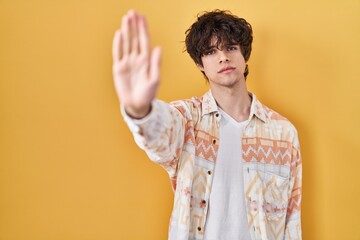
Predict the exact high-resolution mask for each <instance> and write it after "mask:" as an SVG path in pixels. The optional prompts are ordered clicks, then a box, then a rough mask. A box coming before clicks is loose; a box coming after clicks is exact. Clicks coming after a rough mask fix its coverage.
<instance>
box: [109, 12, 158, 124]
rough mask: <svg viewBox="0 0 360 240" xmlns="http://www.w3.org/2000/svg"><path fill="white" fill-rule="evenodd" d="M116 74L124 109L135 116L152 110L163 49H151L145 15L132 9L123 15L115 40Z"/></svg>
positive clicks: (114, 67)
mask: <svg viewBox="0 0 360 240" xmlns="http://www.w3.org/2000/svg"><path fill="white" fill-rule="evenodd" d="M112 55H113V78H114V84H115V89H116V93H117V95H118V98H119V100H120V102H122V104H123V105H124V107H125V111H126V112H127V113H128V114H129V115H130V116H132V117H134V118H142V117H144V116H146V115H147V114H148V113H149V112H150V108H151V101H152V100H153V99H154V98H155V97H156V92H157V89H158V86H159V83H160V59H161V49H160V47H155V48H154V49H153V51H152V52H151V53H150V37H149V33H148V29H147V23H146V19H145V17H144V16H142V15H139V14H137V13H136V12H135V11H133V10H130V11H129V12H128V13H127V14H126V15H124V16H123V18H122V23H121V28H120V29H118V30H117V31H116V32H115V36H114V40H113V49H112Z"/></svg>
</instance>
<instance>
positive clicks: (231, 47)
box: [228, 46, 237, 51]
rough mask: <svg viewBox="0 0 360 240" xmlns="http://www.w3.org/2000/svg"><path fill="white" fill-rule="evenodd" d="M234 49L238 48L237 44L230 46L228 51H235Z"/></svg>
mask: <svg viewBox="0 0 360 240" xmlns="http://www.w3.org/2000/svg"><path fill="white" fill-rule="evenodd" d="M234 50H237V47H236V46H230V47H228V51H234Z"/></svg>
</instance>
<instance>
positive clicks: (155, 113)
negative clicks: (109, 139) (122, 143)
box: [121, 99, 185, 179]
mask: <svg viewBox="0 0 360 240" xmlns="http://www.w3.org/2000/svg"><path fill="white" fill-rule="evenodd" d="M121 113H122V116H123V118H124V120H125V122H126V123H127V125H128V127H129V129H130V131H131V132H132V134H133V136H134V139H135V142H136V144H137V145H138V146H139V147H140V148H141V149H143V150H144V151H145V152H146V154H147V155H148V156H149V158H150V159H151V160H152V161H154V162H156V163H157V164H159V165H161V166H162V167H163V168H164V169H165V170H166V171H167V172H168V174H169V175H170V178H171V179H173V178H174V177H175V176H176V174H177V173H176V171H177V165H178V161H179V157H180V156H179V155H180V152H181V149H182V146H183V142H184V132H185V130H184V128H185V120H184V117H183V115H182V114H181V113H180V112H179V111H178V110H177V109H176V108H175V107H173V106H172V105H170V104H167V103H165V102H163V101H161V100H158V99H155V100H153V102H152V104H151V111H150V113H149V114H148V115H147V116H146V117H144V118H142V119H133V118H131V117H130V116H129V115H128V114H126V112H125V109H124V107H123V106H121Z"/></svg>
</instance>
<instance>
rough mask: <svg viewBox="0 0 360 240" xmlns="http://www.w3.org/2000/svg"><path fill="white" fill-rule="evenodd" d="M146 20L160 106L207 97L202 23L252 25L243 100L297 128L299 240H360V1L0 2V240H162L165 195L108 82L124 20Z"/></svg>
mask: <svg viewBox="0 0 360 240" xmlns="http://www.w3.org/2000/svg"><path fill="white" fill-rule="evenodd" d="M129 8H135V9H137V10H138V11H140V12H141V13H143V14H145V15H146V16H148V19H149V24H150V30H151V34H152V36H153V39H152V41H153V43H154V44H159V45H161V46H162V47H163V52H164V56H163V69H162V85H161V87H160V90H159V97H160V98H162V99H164V100H167V101H169V100H175V99H179V98H187V97H190V96H192V95H201V94H202V93H203V92H204V91H206V89H207V85H206V84H205V80H204V79H203V78H202V75H201V74H200V73H199V72H198V70H197V68H196V67H195V66H194V64H193V63H192V61H191V59H190V58H189V57H188V56H187V54H186V53H183V52H182V51H183V49H184V46H183V42H182V41H183V40H184V32H185V30H186V29H187V27H188V26H189V25H190V24H191V23H192V22H193V21H194V20H195V16H196V14H197V13H198V12H200V11H203V10H212V9H214V8H221V9H230V10H232V12H233V13H235V14H238V15H240V16H242V17H244V18H246V19H247V20H248V21H249V22H250V23H251V24H252V26H253V28H254V36H255V39H254V45H253V54H252V57H251V60H250V75H249V78H248V86H249V89H250V90H251V91H253V92H255V93H256V94H257V96H258V97H259V98H260V100H262V102H264V103H265V104H267V105H268V106H270V107H272V108H274V109H275V110H277V111H278V112H280V113H282V114H283V115H285V116H287V117H288V118H289V119H290V120H291V121H292V122H293V123H294V124H295V125H296V127H297V129H298V131H299V134H300V142H301V146H302V155H303V177H304V182H303V215H302V216H303V235H304V239H306V240H308V239H309V240H311V239H314V240H318V239H320V240H322V239H325V240H328V239H329V240H330V239H334V240H335V239H336V240H338V239H341V240H343V239H344V240H350V239H354V240H359V239H360V227H359V226H360V220H359V215H360V204H359V202H360V186H359V184H360V172H359V171H360V170H359V169H360V157H359V153H358V151H359V149H360V140H359V138H358V136H359V134H360V127H359V126H360V107H359V103H360V94H359V90H360V83H359V82H360V79H359V76H360V70H359V69H360V67H359V58H360V47H359V43H360V14H359V13H360V2H359V1H358V0H338V1H332V0H327V1H312V0H302V1H279V0H272V1H260V0H252V1H250V0H249V1H245V0H222V1H220V0H181V1H171V0H152V1H146V0H131V1H130V0H128V1H122V0H117V1H115V0H107V1H99V0H97V1H95V0H87V1H85V0H83V1H82V0H63V1H45V0H32V1H29V0H0V111H1V112H0V114H1V115H0V239H1V240H10V239H11V240H20V239H21V240H22V239H24V240H33V239H34V240H49V239H51V240H57V239H59V240H63V239H66V240H67V239H69V240H82V239H84V240H85V239H86V240H92V239H94V240H95V239H96V240H97V239H99V240H102V239H109V240H110V239H154V240H157V239H166V236H167V229H168V219H169V216H170V212H171V207H172V199H173V194H172V191H171V187H170V184H169V182H168V177H167V174H166V173H165V171H163V170H162V169H161V168H160V167H158V166H156V165H155V164H153V163H151V162H150V161H148V160H147V157H146V156H145V154H144V153H143V152H141V151H140V150H139V149H138V148H137V147H136V146H135V144H134V142H133V140H132V137H131V135H130V133H129V131H128V129H127V128H126V126H125V124H124V122H123V121H122V118H121V117H120V114H119V110H118V102H117V98H116V96H115V92H114V89H113V85H112V76H111V42H112V36H113V32H114V30H115V29H116V28H117V27H118V25H119V23H120V19H121V16H122V15H123V14H124V13H125V12H127V10H128V9H129Z"/></svg>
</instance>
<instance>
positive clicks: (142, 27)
mask: <svg viewBox="0 0 360 240" xmlns="http://www.w3.org/2000/svg"><path fill="white" fill-rule="evenodd" d="M139 43H140V54H146V55H148V54H149V45H150V38H149V32H148V28H147V23H146V19H145V17H144V16H140V18H139Z"/></svg>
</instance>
